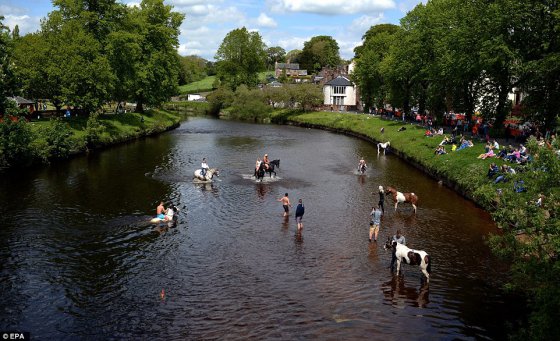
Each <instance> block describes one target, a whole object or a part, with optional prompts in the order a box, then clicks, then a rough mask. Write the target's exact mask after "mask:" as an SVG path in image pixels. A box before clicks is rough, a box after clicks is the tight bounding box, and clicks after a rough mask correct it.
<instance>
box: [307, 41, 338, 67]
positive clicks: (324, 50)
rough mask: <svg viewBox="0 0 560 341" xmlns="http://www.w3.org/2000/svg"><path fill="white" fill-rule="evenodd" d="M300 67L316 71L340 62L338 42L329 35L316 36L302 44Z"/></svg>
mask: <svg viewBox="0 0 560 341" xmlns="http://www.w3.org/2000/svg"><path fill="white" fill-rule="evenodd" d="M299 59H300V64H301V68H302V69H306V70H309V71H310V73H311V72H317V71H319V70H321V69H322V68H324V67H334V66H337V65H339V64H340V54H339V48H338V43H337V42H336V40H334V39H333V38H332V37H330V36H316V37H313V38H311V40H309V41H306V42H305V43H304V44H303V50H302V52H301V55H300V57H299Z"/></svg>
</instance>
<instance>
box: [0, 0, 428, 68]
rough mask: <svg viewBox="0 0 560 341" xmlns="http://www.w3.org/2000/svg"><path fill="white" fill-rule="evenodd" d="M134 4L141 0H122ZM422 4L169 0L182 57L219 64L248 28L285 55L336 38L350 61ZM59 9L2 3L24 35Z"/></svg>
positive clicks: (29, 2) (38, 2) (41, 2)
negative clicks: (377, 32) (379, 31)
mask: <svg viewBox="0 0 560 341" xmlns="http://www.w3.org/2000/svg"><path fill="white" fill-rule="evenodd" d="M117 1H119V2H121V3H124V4H127V5H128V6H135V5H137V4H139V3H140V0H117ZM420 2H422V1H421V0H213V1H205V0H165V3H166V4H168V5H172V6H173V7H174V11H176V12H180V13H183V14H185V19H184V21H183V24H182V25H181V34H180V36H179V44H180V45H179V54H181V55H183V56H186V55H198V56H201V57H203V58H205V59H207V60H214V55H215V54H216V50H217V49H218V47H219V46H220V44H221V43H222V41H223V39H224V37H225V36H226V34H227V33H228V32H231V31H232V30H234V29H236V28H241V27H246V28H247V29H248V30H250V31H257V32H259V34H260V35H261V37H262V39H263V41H264V43H265V44H266V45H267V46H268V47H272V46H280V47H282V48H283V49H284V50H286V52H289V51H291V50H293V49H299V50H301V49H303V43H304V42H306V41H309V40H310V39H311V38H312V37H314V36H319V35H327V36H331V37H333V38H334V39H335V40H336V41H337V42H338V46H339V48H340V56H341V57H342V58H344V59H347V60H350V59H352V57H353V56H354V52H353V50H354V47H356V46H358V45H360V44H361V40H362V36H363V35H364V33H365V32H366V31H367V30H368V29H369V28H370V27H371V26H373V25H377V24H383V23H392V24H397V25H398V24H399V20H400V19H401V18H402V17H403V16H405V15H406V13H407V12H408V11H410V10H411V9H413V8H414V6H416V5H417V4H418V3H420ZM54 9H55V8H54V7H53V6H52V2H51V0H0V15H2V16H4V17H5V19H4V24H5V25H7V26H8V27H10V28H12V29H13V27H14V26H15V25H16V24H17V25H18V26H19V29H20V34H26V33H29V32H35V31H37V30H38V29H39V25H40V20H41V19H42V18H45V17H46V16H47V14H48V13H49V12H51V11H53V10H54Z"/></svg>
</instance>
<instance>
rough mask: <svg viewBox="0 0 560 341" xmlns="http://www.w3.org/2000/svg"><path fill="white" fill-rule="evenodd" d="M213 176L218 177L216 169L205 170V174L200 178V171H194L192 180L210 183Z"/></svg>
mask: <svg viewBox="0 0 560 341" xmlns="http://www.w3.org/2000/svg"><path fill="white" fill-rule="evenodd" d="M214 175H216V176H219V175H220V174H219V172H218V169H217V168H209V169H207V170H206V174H205V175H204V176H202V169H197V170H195V171H194V178H195V179H198V180H200V181H212V178H213V177H214Z"/></svg>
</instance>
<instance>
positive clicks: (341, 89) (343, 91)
mask: <svg viewBox="0 0 560 341" xmlns="http://www.w3.org/2000/svg"><path fill="white" fill-rule="evenodd" d="M334 93H335V94H339V95H344V94H346V87H345V86H335V87H334Z"/></svg>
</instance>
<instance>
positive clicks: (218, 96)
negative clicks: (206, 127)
mask: <svg viewBox="0 0 560 341" xmlns="http://www.w3.org/2000/svg"><path fill="white" fill-rule="evenodd" d="M207 99H208V103H209V104H210V115H214V116H218V115H219V114H220V111H221V110H222V109H223V108H227V107H229V106H231V104H232V103H233V99H234V93H233V91H231V89H230V88H228V87H225V86H221V87H219V88H218V89H216V90H215V91H213V92H212V93H211V94H210V95H208V97H207Z"/></svg>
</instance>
